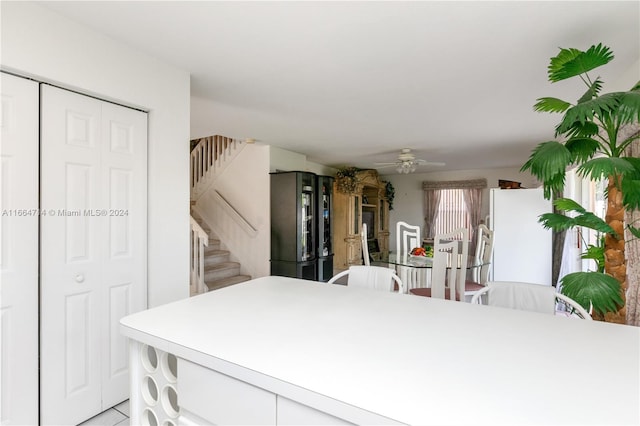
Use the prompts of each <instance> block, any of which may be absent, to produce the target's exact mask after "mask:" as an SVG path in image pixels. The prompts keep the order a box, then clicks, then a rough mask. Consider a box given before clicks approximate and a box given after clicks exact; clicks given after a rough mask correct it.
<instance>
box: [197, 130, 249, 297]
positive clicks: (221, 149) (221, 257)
mask: <svg viewBox="0 0 640 426" xmlns="http://www.w3.org/2000/svg"><path fill="white" fill-rule="evenodd" d="M191 142H192V146H193V147H194V148H193V149H192V151H191V207H192V208H191V283H190V293H191V296H194V295H196V294H199V293H203V292H208V291H212V290H217V289H219V288H223V287H227V286H230V285H233V284H238V283H241V282H243V281H248V280H250V279H251V277H250V276H249V275H242V274H241V273H240V263H238V262H232V261H231V260H230V255H231V253H230V252H229V251H227V250H223V249H221V242H220V240H219V239H218V238H217V236H216V235H215V234H214V233H213V232H212V231H211V229H210V227H209V226H208V225H207V224H206V223H205V222H204V220H203V219H202V218H201V217H200V216H199V215H198V213H197V212H195V211H194V210H193V206H194V205H195V203H196V200H197V199H198V197H200V196H201V195H203V194H205V193H206V192H207V191H208V190H209V188H211V187H212V185H213V182H214V181H215V179H216V177H217V176H218V175H219V174H220V173H221V172H222V170H224V168H225V167H226V166H227V165H228V164H229V162H231V161H233V159H234V158H235V156H236V155H237V154H238V152H239V151H240V149H241V141H239V140H237V139H231V138H227V137H223V136H209V137H206V138H202V139H198V140H194V141H191Z"/></svg>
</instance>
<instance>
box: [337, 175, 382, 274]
mask: <svg viewBox="0 0 640 426" xmlns="http://www.w3.org/2000/svg"><path fill="white" fill-rule="evenodd" d="M354 183H355V184H354V185H352V186H351V187H350V188H348V189H345V185H343V184H342V182H340V178H336V180H335V181H334V184H333V202H334V204H333V214H334V217H333V223H334V228H333V232H334V234H333V244H334V253H335V256H334V270H335V272H336V273H337V272H340V271H343V270H345V269H347V268H349V266H351V265H362V248H361V243H360V232H361V230H362V223H363V221H364V222H365V223H367V227H368V228H369V232H368V234H369V235H368V237H367V239H368V240H369V243H370V244H369V247H372V246H375V244H376V243H377V245H378V247H379V252H378V254H377V255H378V256H380V255H387V254H388V253H389V202H388V200H387V198H386V184H385V182H383V181H381V180H380V177H379V176H378V172H377V171H375V170H360V171H357V172H356V173H355V182H354ZM369 251H370V252H371V255H372V256H375V255H376V253H375V250H371V248H370V249H369Z"/></svg>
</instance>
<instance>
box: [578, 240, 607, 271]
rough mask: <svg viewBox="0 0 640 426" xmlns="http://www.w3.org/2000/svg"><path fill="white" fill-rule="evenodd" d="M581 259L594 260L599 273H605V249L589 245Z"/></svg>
mask: <svg viewBox="0 0 640 426" xmlns="http://www.w3.org/2000/svg"><path fill="white" fill-rule="evenodd" d="M580 259H591V260H594V261H595V262H596V268H597V270H598V272H604V247H601V246H594V245H593V244H589V246H588V247H587V249H586V250H585V251H584V253H582V254H581V255H580Z"/></svg>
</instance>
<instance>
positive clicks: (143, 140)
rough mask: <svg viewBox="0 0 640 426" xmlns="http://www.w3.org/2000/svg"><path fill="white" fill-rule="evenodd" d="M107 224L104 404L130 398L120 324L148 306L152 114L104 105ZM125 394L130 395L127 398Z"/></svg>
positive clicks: (104, 189)
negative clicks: (149, 130) (149, 121)
mask: <svg viewBox="0 0 640 426" xmlns="http://www.w3.org/2000/svg"><path fill="white" fill-rule="evenodd" d="M102 134H103V145H102V162H101V166H102V171H103V181H104V185H103V188H102V194H103V197H104V205H105V206H106V207H105V208H106V209H107V215H108V216H107V217H105V218H104V223H105V225H107V226H106V230H107V232H106V233H105V236H104V242H105V253H104V258H103V261H102V264H103V275H102V278H103V283H102V285H103V293H102V294H103V300H104V301H105V303H104V304H103V306H102V318H103V319H104V322H103V327H104V328H103V334H104V339H103V341H102V344H103V349H102V354H103V362H102V401H103V405H104V406H105V407H110V406H112V405H115V404H117V403H119V402H121V401H123V400H124V399H126V398H128V395H129V394H128V390H129V358H128V355H129V345H128V340H127V339H125V337H124V336H122V335H121V334H120V331H119V324H120V323H119V321H120V318H122V317H123V316H125V315H129V314H131V313H134V312H137V311H140V310H143V309H145V308H146V306H147V286H146V281H147V268H146V265H147V260H146V242H147V204H146V200H147V196H146V194H147V114H145V113H143V112H140V111H135V110H131V109H128V108H123V107H119V106H117V105H113V104H108V103H103V104H102ZM123 389H125V390H126V393H123Z"/></svg>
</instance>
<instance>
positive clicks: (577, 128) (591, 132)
mask: <svg viewBox="0 0 640 426" xmlns="http://www.w3.org/2000/svg"><path fill="white" fill-rule="evenodd" d="M613 57H614V56H613V52H612V51H611V49H609V48H608V47H606V46H603V45H602V44H598V45H597V46H591V47H590V48H589V49H587V50H586V51H581V50H578V49H574V48H571V49H560V53H559V54H558V55H557V56H555V57H553V58H551V61H550V64H549V68H548V78H549V81H550V82H552V83H554V82H558V81H562V80H566V79H569V78H573V77H579V78H580V79H581V80H582V81H583V82H584V83H585V85H586V86H587V90H586V92H585V93H584V94H583V95H582V96H581V97H580V98H579V99H578V101H577V102H576V103H575V104H572V103H570V102H567V101H564V100H561V99H558V98H551V97H546V98H540V99H538V100H537V103H536V104H535V106H534V109H535V110H536V111H540V112H550V113H562V114H564V115H563V117H562V120H561V121H560V123H559V124H558V125H557V126H556V129H555V130H556V132H555V133H556V137H557V138H560V139H561V140H562V142H561V141H555V140H554V141H547V142H543V143H540V144H539V145H538V146H537V147H536V148H535V149H534V150H533V152H532V154H531V156H530V158H529V160H528V161H527V162H526V163H525V164H524V166H523V167H522V169H521V170H522V171H526V170H528V171H530V172H531V174H533V175H534V176H536V177H537V178H538V179H539V180H541V181H542V182H543V186H544V194H545V197H546V198H551V197H552V196H557V195H558V194H560V193H561V192H562V190H563V188H564V184H565V174H566V170H567V169H568V168H569V167H571V166H577V172H578V174H579V175H580V176H582V177H586V178H589V179H590V180H594V181H596V180H603V179H607V180H608V184H607V191H606V196H607V209H606V214H605V221H606V224H607V225H608V226H609V227H610V228H611V231H612V232H606V233H605V242H604V272H605V274H606V275H609V276H611V277H613V278H615V280H616V281H617V282H618V283H619V284H620V287H619V288H620V289H619V291H618V293H619V295H620V297H621V299H620V301H622V304H621V306H622V307H621V309H620V310H618V312H616V313H615V314H608V315H607V316H605V318H606V319H607V320H610V321H615V322H624V297H625V292H626V288H627V277H626V262H625V252H624V248H625V247H624V226H625V225H624V211H625V209H637V208H638V207H639V206H640V159H638V158H633V157H626V156H625V150H626V149H627V147H629V145H630V144H631V143H633V141H634V140H637V139H638V135H637V134H636V135H632V136H630V137H627V138H622V140H620V139H619V133H620V130H621V128H623V126H626V125H629V124H632V123H638V122H639V121H640V81H639V82H638V83H636V85H635V86H634V87H633V88H632V89H631V90H629V91H626V92H612V93H606V94H602V95H601V94H600V91H601V89H602V84H603V81H602V80H601V79H600V77H598V78H596V79H595V80H594V79H592V78H591V77H590V76H589V74H588V72H589V71H592V70H594V69H596V68H598V67H600V66H602V65H605V64H607V63H609V62H610V61H611V60H612V59H613ZM581 226H583V225H581ZM628 226H629V225H628ZM629 229H630V230H631V231H632V233H633V234H634V235H636V236H639V237H640V230H638V228H634V227H629ZM592 277H593V275H592V276H589V279H585V277H582V279H583V281H582V285H584V286H588V287H593V286H594V284H593V282H592V281H591V278H592ZM565 281H566V279H565V280H564V281H563V288H566V283H565ZM598 283H601V281H598ZM618 305H619V304H618V303H615V302H614V303H613V305H611V304H609V305H608V306H609V307H608V308H607V309H606V311H611V310H614V308H613V307H612V306H615V307H616V308H617V306H618Z"/></svg>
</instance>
